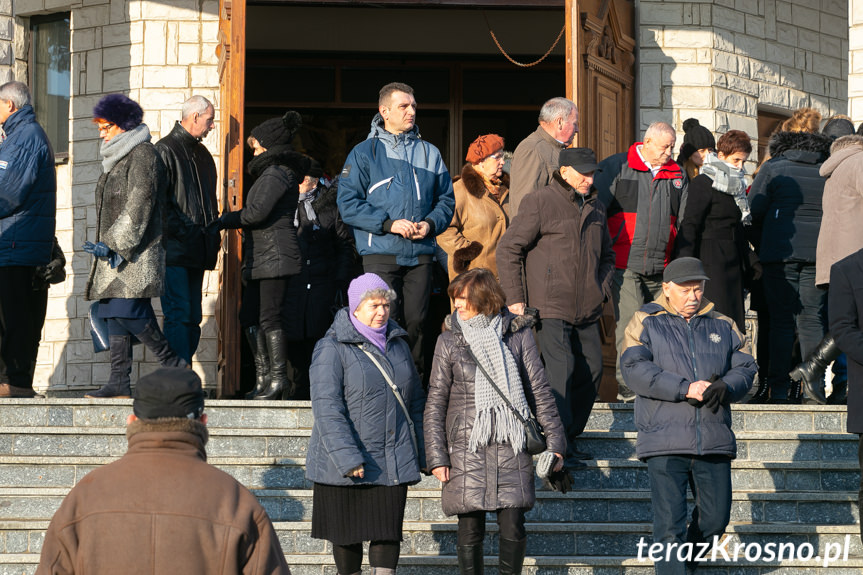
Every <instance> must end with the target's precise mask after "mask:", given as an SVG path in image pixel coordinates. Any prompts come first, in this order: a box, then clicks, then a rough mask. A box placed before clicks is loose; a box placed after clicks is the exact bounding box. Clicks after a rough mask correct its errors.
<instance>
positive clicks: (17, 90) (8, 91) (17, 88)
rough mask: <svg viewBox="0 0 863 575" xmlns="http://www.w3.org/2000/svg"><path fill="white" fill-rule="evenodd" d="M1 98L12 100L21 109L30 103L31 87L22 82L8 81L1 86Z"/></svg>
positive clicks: (17, 108)
mask: <svg viewBox="0 0 863 575" xmlns="http://www.w3.org/2000/svg"><path fill="white" fill-rule="evenodd" d="M0 100H6V101H7V102H12V104H14V106H15V109H16V110H20V109H21V108H23V107H24V106H26V105H27V104H29V103H30V89H29V88H27V84H23V83H21V82H6V83H5V84H3V85H2V86H0Z"/></svg>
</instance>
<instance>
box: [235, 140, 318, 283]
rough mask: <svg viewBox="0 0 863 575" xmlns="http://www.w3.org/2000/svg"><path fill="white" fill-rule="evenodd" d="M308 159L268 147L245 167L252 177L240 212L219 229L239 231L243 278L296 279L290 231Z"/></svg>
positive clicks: (298, 259) (296, 250)
mask: <svg viewBox="0 0 863 575" xmlns="http://www.w3.org/2000/svg"><path fill="white" fill-rule="evenodd" d="M308 171H309V159H308V158H307V157H306V156H303V155H302V154H298V153H297V152H294V151H293V149H292V148H291V147H290V146H273V147H272V148H270V149H268V150H267V151H266V152H264V153H263V154H261V155H260V156H255V157H254V158H252V161H251V162H249V173H250V174H251V175H252V176H254V177H256V178H257V180H255V183H254V184H252V188H251V189H250V190H249V193H248V195H247V196H246V202H245V205H244V206H243V209H242V210H238V211H236V212H230V213H228V214H225V215H223V216H222V227H223V228H225V229H236V228H239V227H242V228H243V230H244V234H243V278H244V279H246V280H249V279H252V280H259V279H267V278H277V277H284V276H292V275H296V274H298V273H300V270H301V268H302V255H301V254H300V246H299V243H298V242H297V228H295V227H294V212H295V211H296V209H297V200H298V198H299V196H300V188H299V182H300V181H301V180H302V179H303V178H304V177H305V175H306V173H307V172H308Z"/></svg>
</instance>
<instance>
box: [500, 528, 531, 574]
mask: <svg viewBox="0 0 863 575" xmlns="http://www.w3.org/2000/svg"><path fill="white" fill-rule="evenodd" d="M499 546H500V552H499V559H498V564H497V572H498V573H499V574H500V575H521V567H522V565H524V552H525V550H526V549H527V538H526V537H525V538H524V539H519V540H513V539H504V538H503V537H501V538H500V542H499Z"/></svg>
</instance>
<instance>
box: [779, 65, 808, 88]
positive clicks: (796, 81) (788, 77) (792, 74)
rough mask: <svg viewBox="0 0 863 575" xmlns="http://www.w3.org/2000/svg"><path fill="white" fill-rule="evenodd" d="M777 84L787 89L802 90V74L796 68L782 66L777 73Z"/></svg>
mask: <svg viewBox="0 0 863 575" xmlns="http://www.w3.org/2000/svg"><path fill="white" fill-rule="evenodd" d="M779 84H780V85H782V86H788V87H789V88H796V89H798V90H802V89H803V72H802V71H801V70H798V69H796V68H786V67H785V66H782V67H781V68H780V71H779Z"/></svg>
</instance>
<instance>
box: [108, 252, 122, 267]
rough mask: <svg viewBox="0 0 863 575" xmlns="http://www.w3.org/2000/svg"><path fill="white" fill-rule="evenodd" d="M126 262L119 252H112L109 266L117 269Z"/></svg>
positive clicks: (109, 257)
mask: <svg viewBox="0 0 863 575" xmlns="http://www.w3.org/2000/svg"><path fill="white" fill-rule="evenodd" d="M124 261H126V260H124V259H123V256H121V255H120V254H118V253H117V252H111V255H110V256H108V265H110V266H111V269H114V268H116V267H117V266H118V265H120V264H121V263H123V262H124Z"/></svg>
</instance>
